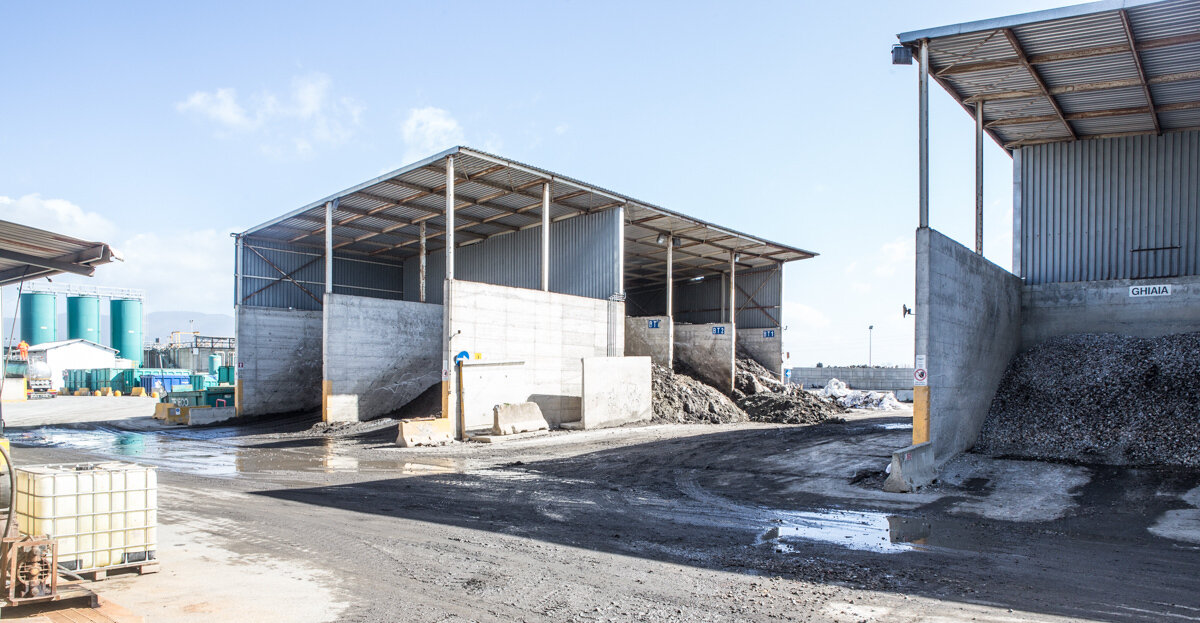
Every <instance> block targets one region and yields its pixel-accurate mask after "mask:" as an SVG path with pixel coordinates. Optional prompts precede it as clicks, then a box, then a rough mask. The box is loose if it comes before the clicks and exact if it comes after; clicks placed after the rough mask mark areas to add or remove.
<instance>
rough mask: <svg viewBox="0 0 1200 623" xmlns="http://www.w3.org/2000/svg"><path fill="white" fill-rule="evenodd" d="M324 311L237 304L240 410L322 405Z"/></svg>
mask: <svg viewBox="0 0 1200 623" xmlns="http://www.w3.org/2000/svg"><path fill="white" fill-rule="evenodd" d="M321 316H322V313H321V312H319V311H300V310H287V309H277V308H270V307H247V306H245V305H241V306H238V308H237V365H238V366H239V367H238V371H237V375H238V388H239V389H238V400H237V404H238V414H239V415H241V416H259V415H268V414H272V413H290V412H292V411H305V410H310V409H317V408H319V407H320V406H321V334H322V321H321Z"/></svg>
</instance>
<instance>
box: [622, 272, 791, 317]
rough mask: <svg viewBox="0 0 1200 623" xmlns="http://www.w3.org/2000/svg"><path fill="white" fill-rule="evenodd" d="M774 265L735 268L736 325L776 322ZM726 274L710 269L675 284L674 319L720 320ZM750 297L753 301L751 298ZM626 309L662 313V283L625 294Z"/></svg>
mask: <svg viewBox="0 0 1200 623" xmlns="http://www.w3.org/2000/svg"><path fill="white" fill-rule="evenodd" d="M781 277H782V274H781V272H780V271H779V270H778V269H771V270H756V271H753V272H749V271H748V272H744V273H743V272H739V273H738V274H737V290H738V292H737V307H738V309H739V310H741V311H739V312H738V315H737V326H739V327H743V328H746V329H769V328H773V327H778V326H779V325H780V323H779V322H778V320H779V314H780V311H779V310H780V307H781V306H782V305H783V280H782V278H781ZM727 279H728V277H726V275H724V274H722V273H713V274H711V275H709V276H707V277H705V278H704V279H702V280H700V281H682V282H677V283H676V284H675V321H676V322H681V323H691V324H706V323H714V322H724V317H723V315H722V313H721V310H723V309H727V308H728V307H729V303H728V301H729V282H728V281H727ZM751 299H753V301H751ZM629 301H630V304H629V305H627V306H626V310H627V313H628V314H629V315H631V316H633V315H639V316H640V315H658V314H664V313H666V293H665V292H664V291H663V287H662V286H652V287H648V288H639V289H638V290H636V291H633V292H630V294H629Z"/></svg>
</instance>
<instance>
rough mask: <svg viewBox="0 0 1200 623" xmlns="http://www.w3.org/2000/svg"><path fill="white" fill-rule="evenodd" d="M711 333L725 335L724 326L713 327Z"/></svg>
mask: <svg viewBox="0 0 1200 623" xmlns="http://www.w3.org/2000/svg"><path fill="white" fill-rule="evenodd" d="M713 335H725V327H713Z"/></svg>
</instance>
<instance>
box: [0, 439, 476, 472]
mask: <svg viewBox="0 0 1200 623" xmlns="http://www.w3.org/2000/svg"><path fill="white" fill-rule="evenodd" d="M180 432H183V431H180ZM189 432H190V431H189ZM228 436H229V435H228V434H226V435H221V434H219V433H218V434H215V435H214V434H212V433H211V432H209V433H208V434H205V435H191V434H184V435H180V434H177V433H176V432H174V431H172V432H156V431H148V432H126V431H118V430H110V429H90V430H77V429H67V428H42V429H38V430H35V431H25V432H22V433H20V434H17V435H15V436H12V437H10V439H11V441H12V443H13V445H16V446H18V447H21V446H24V447H40V448H56V447H61V448H72V449H77V450H83V451H87V452H92V453H96V454H101V455H105V456H108V457H112V458H121V459H127V460H136V461H139V462H142V463H146V464H149V465H156V466H158V467H161V468H164V469H170V470H173V471H180V472H187V473H192V474H201V475H205V476H235V475H238V474H248V473H256V474H261V473H269V472H323V473H336V472H366V471H374V472H388V473H392V474H404V475H421V474H445V473H452V472H457V471H462V465H461V464H460V462H459V461H457V460H455V459H447V458H434V457H430V458H422V459H420V460H419V461H414V460H367V459H360V458H358V457H356V456H352V454H351V452H352V450H353V449H354V448H353V447H352V446H353V444H352V442H344V441H343V442H340V441H338V440H336V439H329V438H320V437H317V438H301V439H287V440H283V441H277V440H275V441H267V442H262V443H256V444H255V445H249V444H247V445H238V444H236V443H233V442H231V441H228V440H225V441H221V438H222V437H228ZM250 441H251V442H253V441H254V440H250Z"/></svg>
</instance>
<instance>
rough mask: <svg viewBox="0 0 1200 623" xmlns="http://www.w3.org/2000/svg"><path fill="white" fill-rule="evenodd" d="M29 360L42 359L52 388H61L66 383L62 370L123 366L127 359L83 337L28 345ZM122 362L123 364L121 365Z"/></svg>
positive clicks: (126, 363) (125, 365) (127, 362)
mask: <svg viewBox="0 0 1200 623" xmlns="http://www.w3.org/2000/svg"><path fill="white" fill-rule="evenodd" d="M29 361H30V362H34V361H42V362H45V363H46V365H48V366H50V378H52V379H54V389H56V390H60V391H61V390H62V388H63V386H64V385H65V384H66V382H65V381H66V379H64V378H63V371H65V370H76V369H80V368H123V367H128V366H129V364H130V363H132V362H130V361H129V360H128V359H119V358H118V357H117V350H116V349H115V348H109V347H108V346H102V345H100V344H97V343H95V342H89V341H87V340H84V339H75V340H63V341H61V342H46V343H45V344H38V345H37V346H30V347H29ZM122 364H124V365H122Z"/></svg>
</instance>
